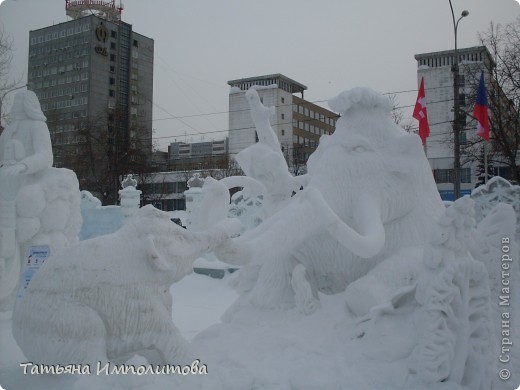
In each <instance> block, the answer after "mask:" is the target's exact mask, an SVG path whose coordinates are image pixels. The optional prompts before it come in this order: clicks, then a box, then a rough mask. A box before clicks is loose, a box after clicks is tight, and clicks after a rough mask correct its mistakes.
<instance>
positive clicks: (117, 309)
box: [13, 206, 241, 364]
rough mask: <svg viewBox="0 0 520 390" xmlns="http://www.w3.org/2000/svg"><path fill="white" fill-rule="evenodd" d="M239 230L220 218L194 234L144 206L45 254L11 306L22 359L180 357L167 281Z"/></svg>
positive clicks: (183, 355)
mask: <svg viewBox="0 0 520 390" xmlns="http://www.w3.org/2000/svg"><path fill="white" fill-rule="evenodd" d="M240 228H241V225H240V224H239V223H238V222H237V221H236V220H226V221H223V222H221V223H219V224H218V225H216V226H214V227H212V228H210V229H208V230H206V231H203V232H197V233H193V232H189V231H187V230H185V229H182V228H181V227H179V226H177V225H176V224H175V223H173V222H171V221H170V218H169V216H168V214H167V213H165V212H162V211H159V210H157V209H155V208H153V207H152V206H145V207H143V208H142V209H140V210H139V211H138V212H137V213H136V214H135V215H134V217H132V218H131V219H129V220H128V222H127V223H126V224H125V225H124V226H123V227H122V228H121V229H120V230H118V231H117V232H115V233H113V234H109V235H105V236H100V237H96V238H93V239H90V240H86V241H81V242H80V243H78V244H77V245H75V246H71V247H69V248H66V249H64V250H62V251H60V252H58V253H57V254H56V255H54V256H51V257H50V258H49V259H48V260H47V261H46V262H45V263H44V264H43V266H42V268H41V269H40V270H39V271H38V273H37V274H36V275H35V276H34V278H33V279H32V281H31V283H30V285H29V288H28V289H27V291H26V293H25V296H24V297H23V298H22V299H20V300H18V301H17V303H16V305H15V309H14V313H13V336H14V338H15V339H16V341H17V343H18V345H19V346H20V348H21V349H22V351H23V353H24V354H25V356H26V357H27V359H29V360H30V361H33V362H45V363H46V364H70V363H71V362H74V363H86V364H96V363H97V362H98V361H105V362H106V361H107V360H110V361H115V362H125V361H126V359H128V358H130V357H131V356H132V355H134V354H136V353H139V354H140V355H142V356H144V357H145V358H147V360H148V362H149V363H150V364H179V363H182V362H186V361H187V359H189V357H190V352H189V350H188V347H187V342H186V341H185V340H184V339H183V338H182V336H181V335H180V333H179V332H178V330H177V328H176V327H175V325H174V324H173V322H172V315H171V306H172V296H171V294H170V291H169V289H170V286H171V284H172V283H174V282H176V281H178V280H180V279H182V278H183V277H184V276H185V275H187V274H189V273H191V272H192V270H193V262H194V261H195V260H196V259H197V258H198V257H199V256H201V255H202V254H204V253H206V252H209V251H211V250H213V249H215V248H216V247H217V246H218V245H220V244H221V243H222V242H223V241H224V240H226V239H228V238H229V237H231V236H233V235H235V234H238V233H239V231H240ZM191 361H193V359H192V360H191ZM191 361H190V363H191Z"/></svg>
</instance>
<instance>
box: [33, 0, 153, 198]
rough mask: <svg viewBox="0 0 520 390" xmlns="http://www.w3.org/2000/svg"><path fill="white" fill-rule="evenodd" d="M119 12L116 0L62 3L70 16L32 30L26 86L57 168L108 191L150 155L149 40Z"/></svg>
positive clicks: (86, 185)
mask: <svg viewBox="0 0 520 390" xmlns="http://www.w3.org/2000/svg"><path fill="white" fill-rule="evenodd" d="M121 10H122V8H121V7H117V6H116V4H115V1H114V0H112V1H92V0H67V1H66V11H67V15H69V16H70V17H72V18H73V20H70V21H67V22H64V23H60V24H55V25H52V26H48V27H45V28H41V29H38V30H34V31H30V33H29V39H30V46H29V69H28V85H29V88H30V89H33V90H34V91H35V93H36V94H37V96H38V97H39V99H40V103H41V106H42V110H43V112H44V113H45V115H46V116H47V123H48V127H49V130H50V133H51V140H52V143H53V152H54V164H55V166H57V167H66V168H71V169H73V170H74V171H75V172H76V174H77V175H78V178H79V180H80V185H81V187H82V189H87V190H91V191H96V192H97V191H99V192H101V193H105V195H106V194H111V195H112V196H117V187H118V183H117V177H118V176H119V175H120V174H124V173H129V172H128V171H131V170H132V168H129V167H131V166H132V164H133V163H136V164H137V163H143V162H144V161H149V160H150V159H151V154H152V98H153V60H154V41H153V39H150V38H148V37H146V36H143V35H141V34H138V33H136V32H135V31H133V30H132V26H131V25H130V24H128V23H125V22H124V21H122V20H121V18H120V15H121ZM107 178H108V179H107ZM114 178H116V179H114ZM96 186H97V188H95V187H96ZM114 192H115V194H114Z"/></svg>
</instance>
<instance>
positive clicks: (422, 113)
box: [413, 77, 430, 145]
mask: <svg viewBox="0 0 520 390" xmlns="http://www.w3.org/2000/svg"><path fill="white" fill-rule="evenodd" d="M413 117H414V118H415V119H417V120H418V121H419V137H421V140H422V143H423V145H424V143H425V142H426V138H428V136H429V135H430V126H429V125H428V114H427V112H426V94H425V93H424V77H423V78H421V86H420V87H419V93H418V94H417V102H416V103H415V109H414V110H413Z"/></svg>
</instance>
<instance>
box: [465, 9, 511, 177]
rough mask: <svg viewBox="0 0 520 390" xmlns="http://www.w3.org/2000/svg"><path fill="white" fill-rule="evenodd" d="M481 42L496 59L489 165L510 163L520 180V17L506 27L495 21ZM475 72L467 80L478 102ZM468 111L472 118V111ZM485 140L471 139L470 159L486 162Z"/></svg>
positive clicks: (491, 71)
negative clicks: (483, 156)
mask: <svg viewBox="0 0 520 390" xmlns="http://www.w3.org/2000/svg"><path fill="white" fill-rule="evenodd" d="M480 41H481V43H482V44H483V45H484V46H486V47H487V48H488V50H489V51H490V53H491V55H492V57H493V60H494V62H495V64H491V66H490V68H489V69H486V71H487V73H488V74H489V76H490V78H491V79H490V80H489V82H488V106H489V121H490V126H491V139H490V141H491V145H488V147H487V149H488V153H487V158H488V164H493V165H494V166H495V168H496V167H499V166H506V167H507V168H508V169H507V170H508V172H507V173H508V176H509V177H510V179H511V180H512V181H513V182H516V183H520V167H519V165H518V159H519V157H520V156H519V154H518V153H519V149H520V17H519V18H517V19H516V21H515V22H513V23H510V24H507V25H504V26H501V25H495V24H493V23H491V24H490V26H489V29H488V30H487V31H486V32H484V33H482V34H480ZM467 66H471V64H470V65H467ZM468 74H470V72H468ZM473 74H474V78H473V79H472V80H466V82H469V83H471V88H470V90H472V91H473V92H472V93H471V95H469V96H467V98H469V99H471V101H475V97H476V91H477V88H478V82H479V77H480V72H473ZM466 114H467V115H468V116H469V117H472V112H467V113H466ZM484 142H485V141H484V140H483V139H481V138H480V137H474V138H472V139H468V140H467V141H466V144H465V145H464V148H463V151H464V154H465V156H466V159H467V160H472V161H479V163H480V164H482V165H483V164H484V163H483V161H480V160H482V155H483V154H482V149H483V143H484Z"/></svg>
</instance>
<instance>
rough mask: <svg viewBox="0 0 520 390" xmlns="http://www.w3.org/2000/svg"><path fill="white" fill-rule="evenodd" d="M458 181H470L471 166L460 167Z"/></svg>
mask: <svg viewBox="0 0 520 390" xmlns="http://www.w3.org/2000/svg"><path fill="white" fill-rule="evenodd" d="M460 182H461V183H471V168H462V169H461V170H460Z"/></svg>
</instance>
